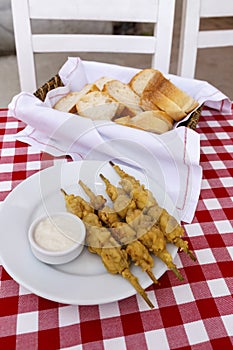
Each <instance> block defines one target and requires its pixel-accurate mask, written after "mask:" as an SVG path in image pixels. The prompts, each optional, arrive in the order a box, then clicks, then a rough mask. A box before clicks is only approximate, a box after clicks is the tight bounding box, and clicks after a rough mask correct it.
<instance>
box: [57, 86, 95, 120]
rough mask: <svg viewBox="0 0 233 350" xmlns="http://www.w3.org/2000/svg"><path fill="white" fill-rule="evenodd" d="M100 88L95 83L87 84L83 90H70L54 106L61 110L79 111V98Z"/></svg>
mask: <svg viewBox="0 0 233 350" xmlns="http://www.w3.org/2000/svg"><path fill="white" fill-rule="evenodd" d="M98 90H99V89H98V88H97V86H96V85H95V84H86V85H85V86H84V87H83V88H82V90H80V91H74V92H69V93H68V94H67V95H66V96H64V97H62V98H61V99H60V100H59V101H58V102H57V103H56V104H55V105H54V106H53V108H54V109H57V110H59V111H61V112H68V113H77V109H76V104H77V102H78V100H79V99H80V98H81V97H82V96H84V95H86V94H87V93H88V92H91V91H98Z"/></svg>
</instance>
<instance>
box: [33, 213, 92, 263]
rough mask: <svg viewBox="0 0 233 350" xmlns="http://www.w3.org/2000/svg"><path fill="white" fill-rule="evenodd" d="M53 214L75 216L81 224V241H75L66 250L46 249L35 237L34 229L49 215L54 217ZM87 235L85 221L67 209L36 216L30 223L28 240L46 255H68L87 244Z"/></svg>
mask: <svg viewBox="0 0 233 350" xmlns="http://www.w3.org/2000/svg"><path fill="white" fill-rule="evenodd" d="M53 216H69V217H71V218H73V219H74V220H75V221H76V222H77V223H78V224H79V226H80V228H81V238H80V242H74V244H73V245H72V246H71V247H70V248H68V249H64V250H58V251H57V250H56V251H53V250H48V249H45V248H43V247H41V246H40V245H39V244H38V243H37V242H36V241H35V239H34V237H33V234H34V230H35V228H36V226H37V225H38V224H39V223H40V222H41V221H43V220H45V219H47V218H49V217H53ZM85 237H86V228H85V225H84V223H83V221H82V220H81V219H80V218H79V217H78V216H77V215H75V214H73V213H70V212H66V211H57V212H52V213H47V214H43V215H40V216H38V217H36V218H35V219H34V220H33V221H32V222H31V224H30V226H29V229H28V240H29V243H30V245H31V247H32V248H34V249H35V250H37V251H38V252H39V253H40V254H43V255H46V256H47V257H61V256H64V255H67V254H69V253H72V252H73V251H74V250H76V249H77V248H78V247H79V246H83V247H84V246H85Z"/></svg>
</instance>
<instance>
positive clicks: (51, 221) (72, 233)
mask: <svg viewBox="0 0 233 350" xmlns="http://www.w3.org/2000/svg"><path fill="white" fill-rule="evenodd" d="M85 237H86V229H85V225H84V223H83V222H82V220H81V219H79V217H77V216H75V215H73V214H71V213H68V212H57V213H53V214H47V215H44V216H41V217H39V218H37V219H35V220H34V221H33V222H32V224H31V225H30V228H29V232H28V239H29V243H30V247H31V250H32V252H33V254H34V255H35V257H36V258H37V259H39V260H41V261H42V262H44V263H47V264H64V263H67V262H69V261H71V260H73V259H75V258H77V257H78V256H79V255H80V254H81V252H82V250H83V248H84V245H85Z"/></svg>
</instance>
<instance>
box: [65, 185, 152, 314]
mask: <svg viewBox="0 0 233 350" xmlns="http://www.w3.org/2000/svg"><path fill="white" fill-rule="evenodd" d="M62 193H63V195H64V198H65V202H66V208H67V210H68V211H69V212H71V213H73V214H75V215H78V217H79V218H80V219H82V220H83V222H84V223H85V226H86V231H87V235H86V244H87V245H88V250H89V251H90V252H92V253H96V254H98V255H99V256H100V257H101V259H102V262H103V264H104V266H105V268H106V269H107V271H108V272H110V273H112V274H120V275H122V276H123V277H124V278H125V279H127V280H128V281H129V282H130V283H131V285H132V286H133V287H134V288H135V290H136V291H137V292H138V293H139V294H140V295H141V296H142V297H143V299H144V300H145V302H146V303H147V304H148V306H149V307H150V308H154V305H153V304H152V302H151V301H150V299H149V298H148V296H147V294H146V292H145V290H144V289H143V288H142V286H141V285H140V283H139V281H138V278H137V277H136V276H134V275H133V274H132V273H131V271H130V269H129V261H128V254H127V252H126V251H125V250H122V249H121V246H120V245H119V243H118V242H117V241H116V240H115V239H114V238H113V237H112V235H111V232H110V231H109V230H108V229H107V228H105V227H103V226H102V223H101V221H100V219H99V218H98V216H97V215H96V214H95V213H94V209H93V207H92V206H91V205H89V204H88V203H87V202H86V201H85V200H84V199H82V198H81V197H79V196H74V195H73V194H71V195H68V194H67V193H66V192H65V191H64V190H62Z"/></svg>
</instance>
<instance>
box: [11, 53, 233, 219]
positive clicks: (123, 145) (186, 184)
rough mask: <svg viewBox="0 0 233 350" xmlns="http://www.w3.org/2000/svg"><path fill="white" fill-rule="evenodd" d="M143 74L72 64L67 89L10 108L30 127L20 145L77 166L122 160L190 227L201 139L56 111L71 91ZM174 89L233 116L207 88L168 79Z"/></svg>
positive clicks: (63, 73)
mask: <svg viewBox="0 0 233 350" xmlns="http://www.w3.org/2000/svg"><path fill="white" fill-rule="evenodd" d="M137 72H138V69H134V68H129V67H122V66H117V65H111V64H105V63H98V62H90V61H82V60H81V59H80V58H78V57H77V58H74V57H73V58H68V60H67V61H66V62H65V64H64V66H63V67H62V68H61V70H60V72H59V75H60V77H61V79H62V81H63V83H64V84H65V86H64V87H60V88H57V89H54V90H52V91H50V92H49V93H48V94H47V96H46V100H45V102H42V101H40V100H39V99H37V98H36V97H35V96H34V95H33V94H30V93H27V92H22V93H20V94H18V95H17V96H15V97H14V98H13V99H12V101H11V103H10V104H9V106H8V108H9V111H8V113H9V115H11V116H12V115H13V116H15V117H16V118H17V119H20V120H22V121H23V122H25V123H26V124H27V126H26V128H25V129H24V130H22V131H21V132H19V133H18V134H17V135H15V137H16V139H18V140H21V141H22V142H26V143H28V144H29V145H33V146H35V147H38V149H39V150H40V151H43V152H47V153H50V154H52V155H53V156H55V157H58V156H62V155H70V156H71V157H72V159H73V160H80V159H88V160H90V159H97V160H103V161H109V160H115V161H116V160H118V161H120V162H122V163H126V164H128V165H131V166H133V167H137V168H140V169H142V170H143V171H144V172H146V174H147V175H148V176H150V177H152V178H153V179H154V180H155V181H156V182H157V183H158V184H159V185H160V186H162V187H163V188H164V189H165V190H166V192H167V193H168V195H169V196H170V198H171V199H172V201H173V203H174V205H175V207H176V209H177V211H178V213H179V215H180V219H181V220H182V221H184V222H188V223H190V222H191V221H192V219H193V216H194V213H195V209H196V205H197V201H198V198H199V193H200V186H201V179H202V169H201V167H200V165H199V158H200V138H199V134H198V133H196V132H195V131H193V130H190V129H188V128H186V127H179V128H177V127H175V128H174V129H173V130H171V131H169V132H166V133H164V134H162V135H155V134H152V133H149V132H145V131H142V130H137V129H133V128H129V127H125V126H122V125H118V124H116V123H113V122H110V121H102V120H101V121H92V120H90V119H88V118H83V117H81V116H77V115H72V114H70V113H63V112H60V111H57V110H54V109H52V108H51V107H52V106H53V105H54V104H55V103H56V101H57V100H58V99H60V98H61V97H62V96H63V95H66V94H67V93H68V92H69V91H78V90H80V89H81V88H82V87H83V86H84V85H85V84H86V83H91V82H94V81H95V80H96V79H98V78H100V77H101V76H109V77H112V78H116V79H119V80H121V81H123V82H126V83H127V82H128V81H129V80H130V79H131V77H132V76H133V75H134V74H135V73H137ZM167 77H168V78H169V79H171V81H172V82H174V84H176V85H177V86H179V87H180V88H182V89H183V90H184V91H186V92H187V93H189V94H190V95H191V96H193V97H194V98H195V99H196V100H197V101H198V102H199V104H200V105H201V104H203V103H205V104H206V105H208V106H210V107H212V108H216V109H219V110H220V109H221V110H222V111H224V112H228V111H229V112H230V108H231V102H230V100H229V99H228V98H227V97H226V96H225V95H223V94H222V93H221V92H220V91H218V90H217V89H215V88H214V87H213V86H211V85H209V84H208V83H207V82H202V81H197V80H191V79H183V78H180V77H177V76H174V75H168V76H167Z"/></svg>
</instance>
